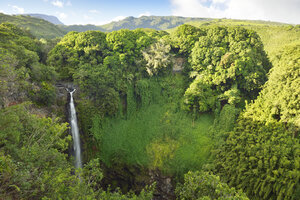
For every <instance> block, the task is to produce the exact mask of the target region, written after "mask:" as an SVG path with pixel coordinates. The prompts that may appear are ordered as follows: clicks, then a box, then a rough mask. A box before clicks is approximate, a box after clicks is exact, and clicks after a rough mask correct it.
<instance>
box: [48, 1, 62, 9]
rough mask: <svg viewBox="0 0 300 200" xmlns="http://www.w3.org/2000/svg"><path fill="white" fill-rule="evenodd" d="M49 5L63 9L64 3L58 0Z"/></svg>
mask: <svg viewBox="0 0 300 200" xmlns="http://www.w3.org/2000/svg"><path fill="white" fill-rule="evenodd" d="M51 3H52V5H54V6H56V7H59V8H62V7H64V2H62V1H59V0H55V1H52V2H51Z"/></svg>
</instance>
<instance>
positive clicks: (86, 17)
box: [83, 15, 94, 20]
mask: <svg viewBox="0 0 300 200" xmlns="http://www.w3.org/2000/svg"><path fill="white" fill-rule="evenodd" d="M83 19H85V20H91V19H94V18H93V17H91V16H88V15H83Z"/></svg>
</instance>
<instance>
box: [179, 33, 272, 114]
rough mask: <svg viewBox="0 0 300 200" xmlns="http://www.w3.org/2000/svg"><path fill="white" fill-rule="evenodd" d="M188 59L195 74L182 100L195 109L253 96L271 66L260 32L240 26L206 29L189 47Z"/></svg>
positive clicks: (198, 109) (189, 108) (204, 109)
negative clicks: (190, 47) (193, 44)
mask: <svg viewBox="0 0 300 200" xmlns="http://www.w3.org/2000/svg"><path fill="white" fill-rule="evenodd" d="M190 63H191V65H192V68H193V70H194V71H195V72H194V73H193V76H195V77H196V78H195V80H194V81H193V82H192V84H191V85H190V87H189V88H188V89H187V90H186V93H185V104H186V109H188V110H191V111H196V112H206V111H211V110H212V111H214V110H215V109H216V108H217V105H218V104H224V103H229V104H232V105H236V104H238V103H239V102H240V101H241V99H248V98H250V99H253V98H254V97H255V96H256V95H257V94H258V91H259V90H260V89H261V87H262V85H263V84H264V82H265V81H266V74H267V72H268V70H269V69H270V64H269V62H268V60H267V57H266V54H265V52H264V50H263V46H262V43H261V42H260V39H259V36H258V35H257V34H256V33H255V32H253V31H248V30H246V29H243V28H225V27H216V28H210V29H208V30H207V32H206V35H205V36H202V37H200V38H199V41H198V42H196V44H195V46H194V48H193V49H192V53H191V57H190Z"/></svg>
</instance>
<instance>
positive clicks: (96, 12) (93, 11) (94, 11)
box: [89, 10, 100, 14]
mask: <svg viewBox="0 0 300 200" xmlns="http://www.w3.org/2000/svg"><path fill="white" fill-rule="evenodd" d="M89 12H90V13H93V14H99V13H100V12H99V11H98V10H89Z"/></svg>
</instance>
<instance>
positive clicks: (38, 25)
mask: <svg viewBox="0 0 300 200" xmlns="http://www.w3.org/2000/svg"><path fill="white" fill-rule="evenodd" d="M3 22H8V23H11V24H14V25H16V26H19V27H22V28H24V29H27V30H29V31H30V32H31V33H32V34H33V35H34V36H36V37H37V38H47V39H51V38H56V37H62V36H64V35H65V34H66V31H65V30H63V29H61V28H59V27H58V26H56V25H54V24H52V23H50V22H48V21H46V20H43V19H39V18H35V17H31V16H25V15H5V14H2V13H0V23H3Z"/></svg>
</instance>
